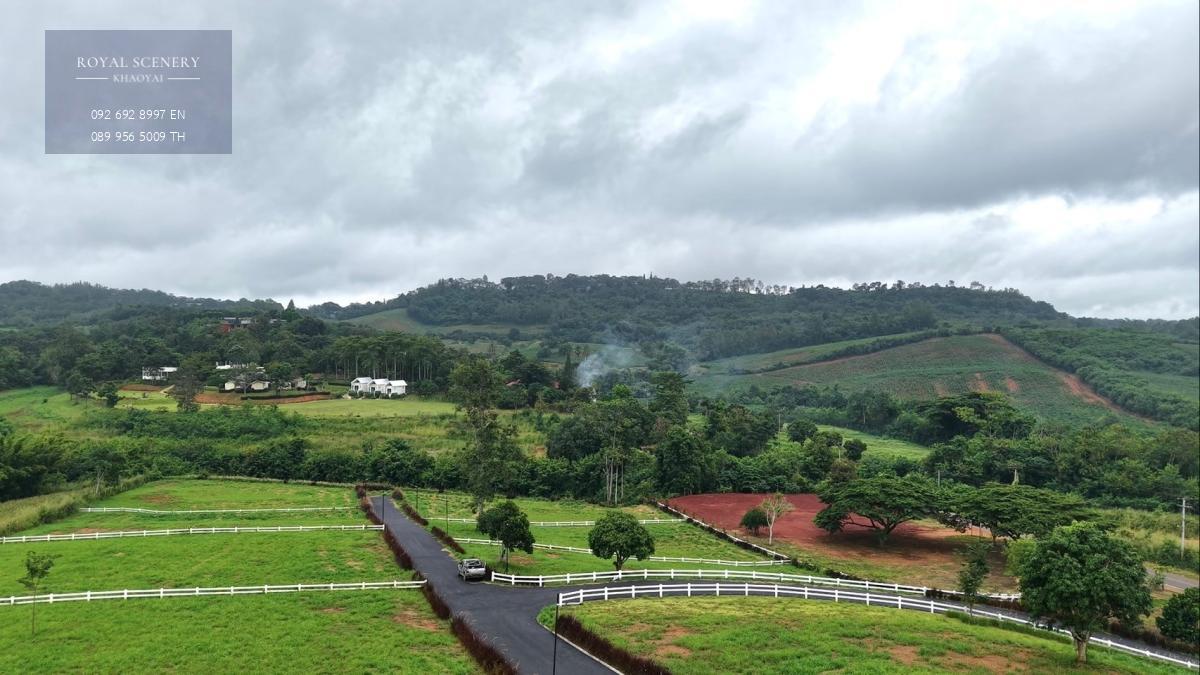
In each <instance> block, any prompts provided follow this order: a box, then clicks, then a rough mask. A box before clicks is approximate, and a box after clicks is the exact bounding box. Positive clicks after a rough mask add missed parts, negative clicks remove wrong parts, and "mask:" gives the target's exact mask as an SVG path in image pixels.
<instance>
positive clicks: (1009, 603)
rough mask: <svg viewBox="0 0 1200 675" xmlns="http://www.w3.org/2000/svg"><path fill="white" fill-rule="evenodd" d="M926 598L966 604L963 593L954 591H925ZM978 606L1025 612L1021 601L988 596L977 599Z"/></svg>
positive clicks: (936, 589)
mask: <svg viewBox="0 0 1200 675" xmlns="http://www.w3.org/2000/svg"><path fill="white" fill-rule="evenodd" d="M925 597H927V598H929V599H931V600H950V601H952V602H962V603H965V602H966V600H964V599H963V596H962V593H955V592H953V591H943V590H942V589H940V588H930V589H928V590H926V591H925ZM975 604H977V605H988V606H991V607H999V608H1001V609H1015V610H1017V611H1019V612H1024V611H1025V605H1022V604H1021V601H1020V600H1002V599H1000V598H989V597H987V596H986V595H981V596H979V597H978V598H976V599H975Z"/></svg>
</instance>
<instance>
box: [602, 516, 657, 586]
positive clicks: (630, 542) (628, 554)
mask: <svg viewBox="0 0 1200 675" xmlns="http://www.w3.org/2000/svg"><path fill="white" fill-rule="evenodd" d="M588 546H590V547H591V548H592V555H594V556H596V557H597V558H604V559H605V560H608V559H612V561H613V566H614V567H616V568H617V571H618V572H620V571H621V568H622V567H624V565H625V562H626V561H627V560H629V559H630V558H637V559H638V560H645V559H646V558H648V557H649V556H651V555H653V554H654V537H652V536H650V531H649V530H647V529H646V528H645V527H644V526H643V525H642V524H641V523H639V522H638V521H637V518H634V517H633V516H631V515H629V514H628V513H624V512H621V511H613V512H612V513H608V514H606V515H605V516H604V517H603V518H601V519H600V520H597V521H596V524H595V525H594V526H593V527H592V529H591V531H590V532H588Z"/></svg>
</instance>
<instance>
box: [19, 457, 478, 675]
mask: <svg viewBox="0 0 1200 675" xmlns="http://www.w3.org/2000/svg"><path fill="white" fill-rule="evenodd" d="M353 503H354V496H353V492H352V491H351V490H350V489H348V488H332V487H316V486H306V485H289V484H280V483H251V482H237V481H217V480H195V481H161V482H157V483H151V484H148V485H145V486H143V487H140V488H135V489H133V490H130V491H128V492H125V493H122V494H119V495H116V496H114V497H112V498H109V499H107V500H103V501H101V502H98V503H97V504H96V506H109V507H118V506H120V507H126V506H138V507H145V508H171V509H200V508H279V507H283V506H292V507H308V506H329V505H342V504H345V505H352V504H353ZM229 515H230V514H222V515H221V516H220V517H219V521H217V522H214V519H213V518H212V517H207V518H205V517H200V516H182V515H173V516H153V515H148V514H82V513H81V514H76V515H74V516H71V517H69V518H67V519H65V520H62V521H59V522H56V523H51V524H47V525H44V526H41V527H39V528H35V529H34V530H32V531H29V532H28V533H34V532H42V531H57V532H77V531H96V530H118V529H143V528H145V529H163V528H166V527H186V526H188V525H194V526H197V527H210V526H214V525H217V526H230V525H233V524H235V522H234V521H239V522H237V523H236V524H246V525H259V524H281V522H280V521H286V522H288V523H289V524H304V525H315V524H342V523H346V524H356V525H357V524H365V523H366V522H367V521H366V520H365V519H364V518H363V517H362V516H361V514H357V513H356V512H354V511H329V512H307V513H299V514H297V513H293V514H286V513H282V514H280V513H277V514H272V515H271V516H270V517H268V518H261V517H257V516H259V515H260V514H241V515H240V516H238V517H236V518H232V517H229ZM22 534H24V532H23V533H22ZM29 550H34V551H37V552H39V553H47V554H51V555H55V556H57V558H56V560H55V564H54V567H53V568H52V570H51V572H50V575H49V577H48V578H47V580H46V583H45V586H44V590H43V591H42V592H47V591H48V592H72V591H80V590H113V589H122V588H133V589H137V588H159V587H168V588H170V587H191V586H218V587H219V586H233V585H259V584H272V585H279V584H290V583H297V582H305V583H325V582H338V583H340V582H354V581H387V580H392V579H407V578H408V575H407V573H405V572H403V571H402V570H400V569H399V568H398V567H397V566H396V565H395V563H394V561H393V560H392V557H391V554H390V552H389V551H388V549H387V547H386V545H385V544H384V543H383V540H382V538H381V537H380V535H379V533H378V532H374V531H361V532H359V531H347V532H340V531H330V532H304V533H280V534H274V533H262V534H242V533H239V534H212V535H182V536H167V537H153V538H122V539H107V540H97V541H77V542H36V543H26V544H3V545H0V569H2V570H10V572H11V573H10V574H5V575H0V595H10V594H15V595H25V594H27V591H26V590H25V589H24V588H23V587H21V586H20V585H19V584H18V583H17V582H16V581H15V580H16V579H17V578H18V577H19V576H20V573H21V571H23V569H24V567H23V560H24V557H25V555H26V553H27V551H29ZM0 611H3V612H4V613H6V614H7V615H8V616H11V617H19V620H11V621H10V620H6V621H4V622H2V624H0V671H4V672H15V671H27V670H29V668H30V664H37V665H35V666H33V667H34V669H39V670H46V671H62V670H79V669H81V668H83V664H87V667H86V669H87V670H90V671H102V672H116V671H122V670H134V671H144V670H174V671H182V672H229V671H238V670H244V669H245V666H246V664H247V663H250V662H251V661H248V660H247V659H251V658H253V659H256V660H255V661H253V663H255V668H264V669H276V670H295V669H296V668H302V669H304V670H306V671H308V670H311V671H315V672H335V671H338V672H343V671H345V669H346V668H347V667H349V666H348V665H347V664H360V665H358V666H354V667H355V668H358V669H360V670H376V669H385V670H396V671H400V672H417V671H419V670H426V671H428V670H429V669H431V668H432V669H436V670H438V671H439V672H440V671H446V672H462V673H466V672H476V668H475V666H474V665H473V663H472V662H471V661H470V659H469V657H468V656H467V655H466V654H465V652H464V651H463V650H462V649H461V648H460V647H459V645H458V643H457V642H456V641H455V639H454V638H453V636H452V635H451V634H450V632H449V630H448V625H447V624H446V622H443V621H439V620H438V619H437V618H436V617H435V616H434V615H433V613H432V611H431V610H430V609H429V607H428V604H427V603H426V601H425V599H424V598H423V597H422V596H421V595H420V593H419V592H417V591H410V590H395V591H361V592H360V591H343V592H313V593H308V594H294V595H293V594H279V595H267V596H240V597H228V598H227V597H200V598H170V599H165V600H129V601H102V602H95V603H62V604H54V605H39V606H38V608H37V616H38V623H39V634H38V637H37V639H36V640H33V641H31V640H30V639H29V636H28V630H29V624H28V617H29V615H30V608H29V607H28V606H18V607H3V608H0ZM164 635H167V636H170V639H169V640H167V639H163V636H164ZM47 644H54V645H55V649H53V650H48V649H46V647H45V646H46V645H47ZM113 644H121V645H123V647H122V648H121V649H111V648H107V649H105V648H102V647H104V646H109V647H111V645H113ZM51 652H52V653H51ZM272 664H273V665H272Z"/></svg>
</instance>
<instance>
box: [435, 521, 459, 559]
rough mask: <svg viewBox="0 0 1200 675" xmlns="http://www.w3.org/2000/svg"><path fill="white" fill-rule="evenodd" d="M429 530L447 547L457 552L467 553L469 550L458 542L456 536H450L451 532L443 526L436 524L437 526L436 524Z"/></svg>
mask: <svg viewBox="0 0 1200 675" xmlns="http://www.w3.org/2000/svg"><path fill="white" fill-rule="evenodd" d="M429 531H430V532H432V533H433V536H435V537H437V540H438V541H440V542H442V543H443V544H445V545H446V548H449V549H450V550H451V551H454V552H455V553H466V552H467V551H466V550H465V549H464V548H463V547H462V545H461V544H459V543H458V542H457V541H456V540H455V539H454V537H451V536H450V534H449V533H448V532H446V531H445V530H443V529H442V528H440V527H437V526H436V525H435V526H434V527H433V528H431V529H430V530H429Z"/></svg>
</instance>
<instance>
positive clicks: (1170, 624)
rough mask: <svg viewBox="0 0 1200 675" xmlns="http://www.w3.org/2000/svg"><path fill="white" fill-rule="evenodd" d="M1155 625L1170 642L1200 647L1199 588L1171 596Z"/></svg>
mask: <svg viewBox="0 0 1200 675" xmlns="http://www.w3.org/2000/svg"><path fill="white" fill-rule="evenodd" d="M1155 623H1157V624H1158V630H1159V631H1160V632H1161V633H1162V634H1163V635H1165V636H1167V637H1169V638H1171V639H1172V640H1179V641H1181V642H1188V643H1191V644H1192V645H1194V646H1197V647H1200V588H1189V589H1187V590H1186V591H1184V592H1183V593H1180V594H1178V595H1175V596H1173V597H1172V598H1171V599H1170V600H1168V601H1167V604H1166V606H1165V607H1163V612H1162V616H1160V617H1158V619H1156V620H1155Z"/></svg>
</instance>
